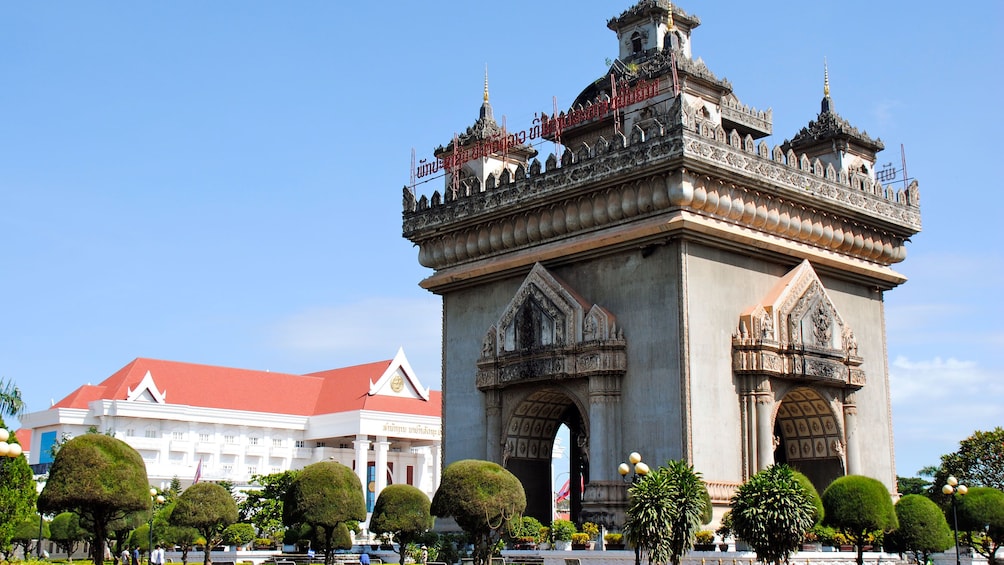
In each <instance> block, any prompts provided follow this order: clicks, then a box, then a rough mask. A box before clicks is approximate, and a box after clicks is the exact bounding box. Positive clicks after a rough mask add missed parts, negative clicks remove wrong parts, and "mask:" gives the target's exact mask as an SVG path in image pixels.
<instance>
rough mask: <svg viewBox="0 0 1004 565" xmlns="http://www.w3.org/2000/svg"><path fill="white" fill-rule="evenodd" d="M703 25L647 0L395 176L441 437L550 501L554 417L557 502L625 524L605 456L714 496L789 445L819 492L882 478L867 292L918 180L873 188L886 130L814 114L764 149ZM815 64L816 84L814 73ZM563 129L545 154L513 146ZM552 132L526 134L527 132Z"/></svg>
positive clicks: (882, 419)
mask: <svg viewBox="0 0 1004 565" xmlns="http://www.w3.org/2000/svg"><path fill="white" fill-rule="evenodd" d="M699 24H700V20H699V19H698V18H697V17H696V16H693V15H690V14H687V13H686V12H684V11H683V10H681V9H680V8H679V7H677V6H675V5H672V4H671V3H670V2H667V1H665V0H643V1H641V2H639V3H637V4H636V5H634V6H632V7H631V8H629V9H628V10H626V11H624V12H623V13H622V14H620V15H619V16H617V17H615V18H612V19H611V20H610V21H609V22H608V23H607V25H608V27H609V28H610V29H611V30H613V31H614V32H615V33H616V35H617V40H618V45H619V49H620V50H619V54H618V58H617V59H616V60H615V61H614V63H613V65H612V66H611V67H610V69H609V72H608V73H607V75H605V76H603V77H600V78H599V79H597V80H596V81H594V82H592V83H591V84H589V85H588V86H586V88H585V89H584V90H583V91H582V94H580V95H579V97H578V98H577V99H576V100H575V102H574V104H573V105H572V107H571V108H569V109H568V110H567V111H565V112H563V113H561V114H559V115H558V116H546V115H544V116H540V118H539V120H536V121H535V122H534V125H533V127H532V128H530V129H528V130H524V131H522V132H516V133H512V132H506V131H503V130H502V128H500V127H499V126H498V124H497V123H495V121H494V119H493V117H492V109H491V106H490V104H489V102H488V92H487V86H486V89H485V97H484V103H483V105H482V108H481V113H480V117H479V119H478V121H477V122H476V123H475V125H474V126H472V127H471V128H469V129H468V130H467V131H466V132H465V133H464V134H463V135H460V136H455V137H454V139H453V141H452V142H451V143H449V144H448V145H447V146H445V147H441V148H439V149H438V150H437V152H436V157H437V161H436V163H435V164H434V165H432V166H431V167H430V166H426V167H425V169H424V170H423V172H424V173H430V172H433V170H436V171H439V172H442V173H443V176H444V187H443V191H442V192H440V191H436V192H434V193H433V194H432V195H431V196H427V195H417V194H415V193H414V192H413V191H412V189H410V188H407V187H406V188H405V190H404V219H403V222H404V223H403V225H404V236H405V237H406V238H408V239H409V240H411V241H412V242H414V243H415V244H417V245H418V247H419V261H420V262H421V264H422V265H425V266H427V267H430V268H431V269H433V270H434V272H433V274H432V275H431V276H430V277H428V278H427V279H425V280H424V281H422V283H421V284H422V286H423V287H424V288H426V289H428V290H430V291H432V292H435V293H436V294H438V295H440V296H442V299H443V396H444V407H443V414H444V449H445V461H444V463H449V462H451V461H454V460H458V459H464V458H486V459H491V460H494V461H497V462H499V463H501V464H503V465H504V466H505V467H506V468H508V469H509V470H511V471H512V472H513V473H515V474H516V475H517V476H518V477H520V479H521V480H522V481H523V483H524V485H525V487H526V490H527V498H528V501H529V507H528V510H527V513H528V514H531V515H534V516H537V517H538V518H541V519H544V520H547V519H549V518H550V512H551V509H550V501H551V500H552V493H551V490H552V485H551V480H552V478H551V470H550V465H551V448H552V444H553V442H554V437H555V432H556V430H557V429H558V427H559V426H560V425H561V424H565V425H567V426H568V427H569V429H570V431H571V437H572V438H573V441H572V442H571V443H572V445H571V446H569V447H570V448H571V449H570V451H571V461H572V465H571V467H572V471H571V475H572V478H571V484H572V485H575V484H582V485H583V487H584V488H583V489H582V491H581V494H580V490H579V489H576V488H572V489H571V490H572V504H571V508H572V514H573V518H578V519H586V518H588V519H592V520H594V521H599V522H603V523H606V524H607V525H608V526H617V525H619V524H620V523H621V520H622V516H623V508H624V501H625V488H624V483H623V482H622V480H621V478H620V476H619V475H618V473H617V465H618V463H619V462H620V461H622V460H624V459H625V458H626V455H627V452H629V451H640V452H642V453H643V454H644V456H645V460H646V462H648V463H649V464H650V465H652V466H656V465H661V464H663V463H664V462H665V461H667V460H669V459H684V460H686V461H687V462H689V463H691V464H692V465H693V466H694V467H695V469H696V470H697V471H699V472H700V473H701V474H702V475H703V477H704V479H705V480H706V481H707V482H708V484H709V487H710V492H711V496H712V499H713V501H714V502H715V505H716V508H717V509H718V510H719V512H720V511H721V510H722V509H723V508H724V507H725V506H726V505H727V502H728V499H729V497H730V496H731V494H732V493H733V492H734V489H735V488H736V487H737V486H738V485H739V484H741V483H742V482H743V481H744V480H746V479H747V478H749V477H750V476H751V475H752V474H754V473H755V472H756V471H757V470H759V469H761V468H763V467H765V466H767V465H770V464H772V463H774V462H786V463H788V464H790V465H792V466H794V467H796V468H798V469H800V470H802V471H803V472H804V473H806V474H807V475H808V476H809V477H810V478H811V479H812V481H813V482H814V483H815V484H816V486H817V487H818V488H820V489H822V488H824V487H825V486H826V485H827V484H829V482H830V481H832V480H833V479H834V478H835V477H838V476H841V475H844V474H850V473H856V474H865V475H869V476H872V477H875V478H877V479H879V480H881V481H882V482H884V483H885V484H886V485H887V486H888V487H889V488H890V490H894V488H895V469H894V464H893V455H892V453H893V444H892V424H891V419H890V418H891V417H890V406H889V383H888V374H887V370H886V364H887V363H886V342H885V322H884V314H883V292H884V291H886V290H889V289H892V288H894V287H895V286H897V285H899V284H901V283H903V282H904V280H905V279H904V277H903V276H901V275H900V274H898V273H897V272H895V271H894V270H893V269H892V268H891V265H893V264H894V263H897V262H899V261H902V260H903V259H904V258H905V248H904V245H905V242H906V241H907V239H908V238H909V237H910V236H912V235H914V234H915V233H917V232H918V231H919V230H920V210H919V196H918V189H917V184H916V182H912V183H911V184H909V185H908V186H904V187H898V188H894V187H893V186H883V185H882V184H881V183H880V182H878V181H876V174H875V163H876V156H875V155H876V152H878V151H880V150H881V149H882V143H881V142H880V141H878V140H873V139H871V138H870V137H868V136H867V135H866V134H864V133H861V132H859V131H858V130H857V129H855V128H853V127H852V126H851V125H850V124H849V123H848V122H847V121H846V120H844V119H843V118H841V117H840V116H839V115H838V114H837V113H836V111H835V109H834V104H833V101H832V99H831V98H830V95H829V90H828V88H829V85H828V84H827V85H826V87H825V91H824V97H823V101H822V106H821V109H820V113H819V115H818V117H817V118H816V119H815V120H814V121H812V122H810V123H809V125H808V126H807V127H805V128H804V129H802V131H800V132H798V133H797V135H795V136H794V137H793V138H792V139H791V140H790V141H786V142H785V143H784V144H783V145H781V146H775V147H768V146H767V144H766V143H765V142H764V141H762V140H761V141H758V140H760V138H763V137H765V136H767V135H769V134H771V133H772V131H771V130H772V123H771V112H770V111H769V110H768V111H758V110H756V109H753V108H749V107H747V106H745V105H743V104H742V103H741V102H740V101H739V99H738V98H737V96H736V94H735V93H734V92H733V89H732V86H731V85H730V84H729V83H728V82H726V81H723V80H720V79H718V78H717V77H716V76H715V75H714V74H713V73H712V72H711V71H710V70H709V69H708V68H707V67H706V66H705V65H704V63H703V62H701V60H700V59H694V58H693V57H692V54H691V47H692V45H691V33H692V31H693V30H694V29H695V28H696V27H697V26H698V25H699ZM827 82H828V81H827ZM541 139H547V140H551V141H555V142H559V143H560V144H561V146H562V147H563V151H562V152H561V155H560V157H559V156H555V155H551V156H549V157H548V158H547V159H546V160H545V163H544V164H541V162H540V161H539V160H537V159H536V151H535V150H534V149H533V147H532V145H533V144H534V143H537V142H538V141H539V140H541ZM549 146H550V144H549V143H548V144H546V145H543V147H549Z"/></svg>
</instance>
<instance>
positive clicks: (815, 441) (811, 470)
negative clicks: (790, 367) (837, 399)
mask: <svg viewBox="0 0 1004 565" xmlns="http://www.w3.org/2000/svg"><path fill="white" fill-rule="evenodd" d="M774 437H775V442H776V444H777V445H776V447H775V450H774V461H775V462H776V463H787V464H788V465H789V466H791V467H792V468H793V469H796V470H798V471H799V472H801V473H802V474H804V475H805V476H807V477H809V480H810V481H812V484H813V486H815V487H816V490H818V491H819V492H820V493H822V492H823V490H825V489H826V487H827V486H829V484H830V483H831V482H833V481H834V480H835V479H837V478H839V477H842V476H843V475H844V463H843V441H842V440H841V437H842V433H841V431H840V426H839V425H838V423H837V418H836V416H835V415H834V414H833V410H832V409H831V408H830V406H829V405H828V404H827V403H826V401H825V400H824V399H823V397H822V396H820V394H819V393H818V392H816V391H815V390H812V389H810V388H797V389H794V390H792V391H790V392H788V393H787V394H785V395H784V398H783V399H782V400H781V404H780V406H779V407H778V410H777V417H776V419H775V420H774Z"/></svg>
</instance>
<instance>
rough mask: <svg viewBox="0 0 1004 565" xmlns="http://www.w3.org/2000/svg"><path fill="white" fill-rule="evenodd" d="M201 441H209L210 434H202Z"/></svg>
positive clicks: (200, 435)
mask: <svg viewBox="0 0 1004 565" xmlns="http://www.w3.org/2000/svg"><path fill="white" fill-rule="evenodd" d="M199 441H209V434H206V433H200V434H199Z"/></svg>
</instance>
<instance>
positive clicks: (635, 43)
mask: <svg viewBox="0 0 1004 565" xmlns="http://www.w3.org/2000/svg"><path fill="white" fill-rule="evenodd" d="M631 53H641V34H640V33H638V32H637V31H636V32H634V33H632V34H631Z"/></svg>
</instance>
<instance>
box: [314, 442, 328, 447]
mask: <svg viewBox="0 0 1004 565" xmlns="http://www.w3.org/2000/svg"><path fill="white" fill-rule="evenodd" d="M325 445H326V444H325V443H324V442H323V441H315V442H314V447H324V446H325Z"/></svg>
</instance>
